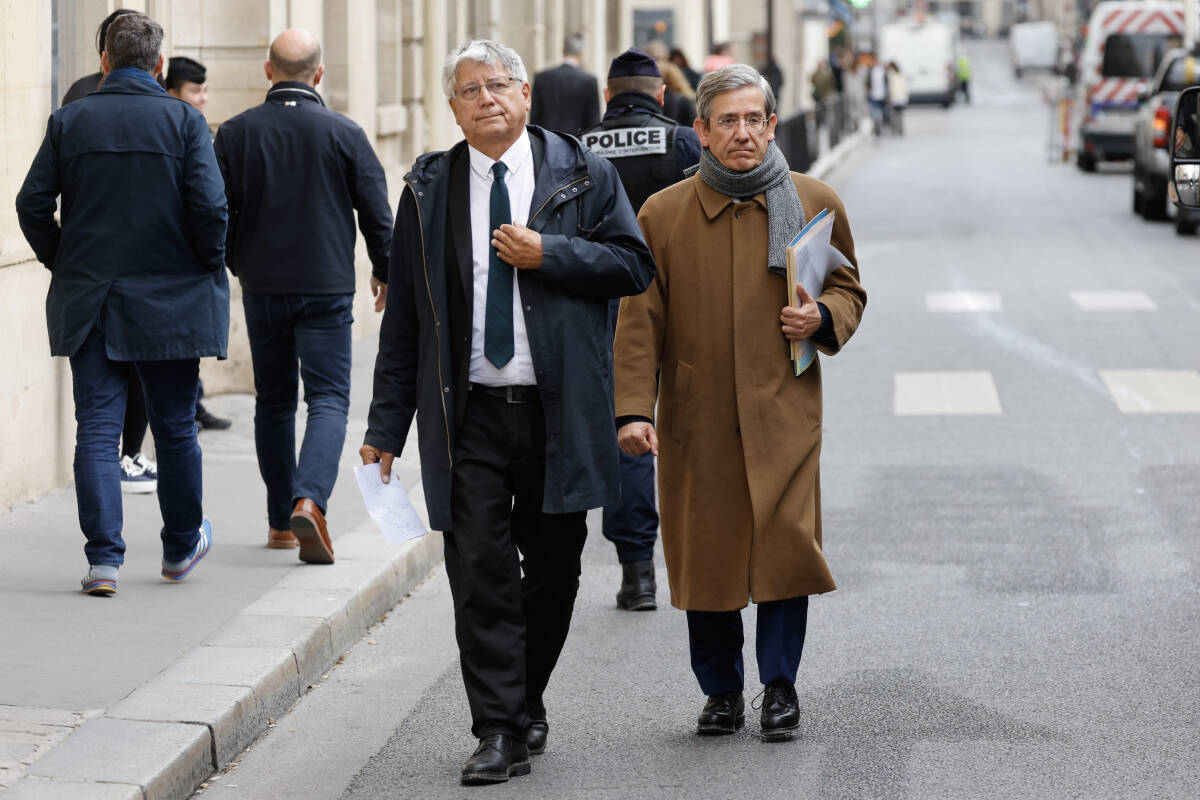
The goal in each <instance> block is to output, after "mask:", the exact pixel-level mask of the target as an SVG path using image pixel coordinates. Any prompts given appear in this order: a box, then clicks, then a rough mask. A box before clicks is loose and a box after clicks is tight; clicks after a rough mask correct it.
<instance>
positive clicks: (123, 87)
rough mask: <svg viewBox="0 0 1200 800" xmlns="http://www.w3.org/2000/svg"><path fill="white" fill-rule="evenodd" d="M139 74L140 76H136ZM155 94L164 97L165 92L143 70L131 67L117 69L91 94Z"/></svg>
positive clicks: (152, 77)
mask: <svg viewBox="0 0 1200 800" xmlns="http://www.w3.org/2000/svg"><path fill="white" fill-rule="evenodd" d="M138 73H141V74H138ZM104 92H107V93H108V94H151V95H153V94H157V95H165V94H166V93H167V90H166V89H164V88H162V86H161V85H159V83H158V81H157V80H155V79H154V76H153V75H151V74H150V73H149V72H146V71H145V70H140V69H139V70H135V69H134V68H132V67H118V68H117V69H114V70H113V71H112V72H110V73H108V75H107V76H106V77H105V78H104V81H103V82H102V83H101V84H100V88H99V89H96V91H95V92H93V94H96V93H104Z"/></svg>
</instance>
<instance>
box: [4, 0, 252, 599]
mask: <svg viewBox="0 0 1200 800" xmlns="http://www.w3.org/2000/svg"><path fill="white" fill-rule="evenodd" d="M162 36H163V32H162V28H161V27H160V26H159V24H158V23H157V22H155V21H154V20H152V19H150V18H149V17H146V16H144V15H142V14H125V15H123V16H121V17H118V18H117V19H116V20H114V21H113V22H112V24H111V25H109V27H108V31H107V35H106V38H105V45H104V53H103V55H102V56H101V65H102V67H103V70H104V73H105V75H106V78H105V80H104V85H103V86H102V87H101V88H100V89H98V90H96V91H94V92H92V93H91V94H89V95H87V96H86V97H83V98H81V99H79V100H77V101H75V102H74V103H71V104H70V105H68V106H64V107H62V108H60V109H58V110H57V111H55V112H54V114H53V115H52V116H51V117H50V123H49V125H48V126H47V130H46V138H45V140H43V142H42V146H41V149H40V150H38V154H37V157H36V158H35V159H34V162H33V166H32V167H31V168H30V170H29V174H28V175H27V176H26V178H25V183H24V185H22V187H21V191H20V193H19V194H18V195H17V216H18V218H19V219H20V223H21V230H22V231H23V232H24V234H25V238H26V239H28V240H29V244H30V245H31V246H32V247H33V251H34V253H36V254H37V257H38V260H39V261H41V262H42V263H43V264H45V265H46V267H47V268H48V269H49V270H50V273H51V279H50V293H49V295H48V296H47V298H46V323H47V327H48V328H49V332H50V352H51V354H52V355H56V356H67V357H69V358H70V360H71V377H72V382H73V388H74V395H75V420H76V422H77V423H78V430H77V432H76V436H75V464H74V466H75V495H76V498H77V500H78V503H79V523H80V526H81V527H82V528H83V533H84V535H85V536H86V537H87V545H85V547H84V552H85V554H86V555H87V559H88V564H89V565H90V568H89V570H88V574H87V576H86V577H85V578H84V579H83V582H82V583H83V590H84V591H85V592H87V593H89V594H98V595H111V594H115V593H116V591H117V570H118V568H119V567H120V566H121V564H122V563H124V556H125V542H124V540H123V539H122V538H121V525H122V511H121V478H120V475H121V468H120V464H119V462H118V460H117V455H118V452H119V451H118V447H117V444H118V440H119V439H120V436H121V426H122V420H123V418H124V416H125V402H126V396H127V392H128V389H127V387H128V375H129V371H130V370H131V369H132V370H136V371H137V373H138V375H139V376H140V377H141V382H142V385H143V387H144V391H145V399H146V412H147V414H148V416H149V419H150V428H151V430H152V431H153V432H154V440H155V445H156V448H157V451H158V463H159V464H160V465H161V466H162V475H161V476H160V477H159V483H158V502H159V507H160V509H161V510H162V518H163V528H162V532H161V536H162V543H163V561H162V575H163V577H164V578H167V579H168V580H176V581H177V580H182V579H183V578H185V577H187V575H188V573H189V572H191V570H192V568H193V567H195V566H196V563H197V562H198V561H199V560H200V559H201V558H203V557H204V555H205V554H206V553H207V552H208V548H209V542H210V538H211V534H212V531H211V526H210V525H209V522H208V520H206V519H204V514H203V509H202V507H201V498H202V488H201V473H200V447H199V445H198V444H197V442H196V429H195V425H194V423H193V418H194V416H195V411H196V390H197V386H198V380H199V368H200V358H201V357H203V356H217V357H219V358H224V357H225V350H226V345H227V343H228V337H229V283H228V280H227V278H226V277H225V270H224V269H223V267H224V251H225V221H226V206H225V193H224V191H223V189H222V186H221V175H220V172H218V170H217V163H216V159H215V158H214V156H213V148H212V138H211V137H210V136H209V133H208V126H207V125H206V124H205V122H204V117H203V116H202V115H201V114H200V112H198V111H196V110H195V109H194V108H192V107H191V106H189V105H187V104H186V103H180V102H178V101H176V100H175V99H173V98H171V97H169V96H168V95H167V93H166V92H165V91H163V89H162V87H161V86H159V85H158V82H157V81H156V80H155V79H154V75H155V74H156V73H158V72H159V71H161V70H162V53H161V48H162ZM60 197H61V202H62V208H61V212H62V224H61V226H60V225H59V223H58V222H56V221H55V219H54V211H55V204H56V203H55V201H56V200H58V199H59V198H60Z"/></svg>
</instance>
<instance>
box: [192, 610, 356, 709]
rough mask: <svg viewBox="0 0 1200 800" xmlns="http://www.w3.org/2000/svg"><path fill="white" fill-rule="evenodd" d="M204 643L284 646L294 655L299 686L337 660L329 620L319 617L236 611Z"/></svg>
mask: <svg viewBox="0 0 1200 800" xmlns="http://www.w3.org/2000/svg"><path fill="white" fill-rule="evenodd" d="M205 644H210V645H218V646H222V647H286V648H287V649H289V650H291V651H292V653H293V654H294V655H295V656H296V668H297V669H298V670H299V673H300V690H301V693H303V691H304V688H305V687H306V686H309V685H311V684H313V683H316V682H317V680H318V679H319V678H320V677H321V675H322V674H323V673H324V672H325V670H327V669H328V668H329V665H330V664H332V663H333V662H334V661H336V660H337V654H336V653H335V652H334V650H333V638H332V637H331V636H330V634H329V623H328V622H326V621H325V620H323V619H321V618H320V617H280V616H273V617H267V616H261V615H258V614H239V615H238V616H236V617H234V618H233V619H232V620H230V622H229V624H228V625H226V626H225V627H223V628H221V629H220V630H219V631H217V632H216V633H215V634H213V636H211V637H210V638H209V639H208V641H206V642H205Z"/></svg>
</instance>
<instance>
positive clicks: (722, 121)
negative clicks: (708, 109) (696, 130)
mask: <svg viewBox="0 0 1200 800" xmlns="http://www.w3.org/2000/svg"><path fill="white" fill-rule="evenodd" d="M769 121H770V120H769V119H768V118H767V117H760V116H758V115H757V114H754V115H752V116H749V117H719V118H718V119H715V120H713V122H714V123H715V124H716V126H717V127H718V128H720V129H721V130H723V131H736V130H737V129H738V126H739V125H741V124H742V123H743V122H744V123H746V130H748V131H750V132H751V133H762V132H763V131H765V130H766V129H767V123H768V122H769Z"/></svg>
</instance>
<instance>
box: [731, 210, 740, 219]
mask: <svg viewBox="0 0 1200 800" xmlns="http://www.w3.org/2000/svg"><path fill="white" fill-rule="evenodd" d="M733 216H734V217H735V218H737V219H741V218H742V212H740V211H735V212H733Z"/></svg>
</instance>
